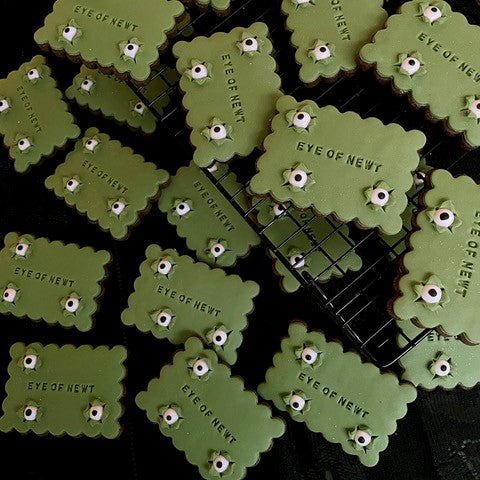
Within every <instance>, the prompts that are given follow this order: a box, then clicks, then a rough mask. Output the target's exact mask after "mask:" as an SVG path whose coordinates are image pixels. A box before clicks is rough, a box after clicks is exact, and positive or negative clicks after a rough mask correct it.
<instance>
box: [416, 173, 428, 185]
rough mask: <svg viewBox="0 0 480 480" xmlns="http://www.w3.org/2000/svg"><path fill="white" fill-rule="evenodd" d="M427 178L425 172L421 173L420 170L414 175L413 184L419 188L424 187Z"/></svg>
mask: <svg viewBox="0 0 480 480" xmlns="http://www.w3.org/2000/svg"><path fill="white" fill-rule="evenodd" d="M425 177H426V175H425V174H424V173H423V172H421V171H420V170H417V171H416V172H415V173H414V174H413V183H414V184H415V185H417V186H419V185H423V184H424V183H425Z"/></svg>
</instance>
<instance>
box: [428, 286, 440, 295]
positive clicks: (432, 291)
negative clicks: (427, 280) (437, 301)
mask: <svg viewBox="0 0 480 480" xmlns="http://www.w3.org/2000/svg"><path fill="white" fill-rule="evenodd" d="M428 294H429V295H430V296H431V297H436V296H437V295H438V292H437V291H436V290H435V289H433V288H431V289H430V290H429V291H428Z"/></svg>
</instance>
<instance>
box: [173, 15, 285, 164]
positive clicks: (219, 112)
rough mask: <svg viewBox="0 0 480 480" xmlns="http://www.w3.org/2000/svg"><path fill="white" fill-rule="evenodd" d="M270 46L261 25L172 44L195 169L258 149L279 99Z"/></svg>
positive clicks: (278, 88)
mask: <svg viewBox="0 0 480 480" xmlns="http://www.w3.org/2000/svg"><path fill="white" fill-rule="evenodd" d="M272 48H273V47H272V43H271V42H270V40H269V39H268V28H267V26H266V25H265V24H264V23H254V24H252V25H250V26H249V27H246V28H244V27H236V28H234V29H233V30H231V31H230V32H229V33H223V32H217V33H214V34H213V35H212V36H211V37H208V38H207V37H196V38H194V39H193V40H192V41H191V42H178V43H176V44H175V45H174V47H173V54H174V55H175V56H176V57H177V58H178V60H177V70H178V72H179V73H180V75H181V78H180V89H181V90H182V91H183V92H184V93H185V95H184V97H183V106H184V107H185V109H186V110H188V114H187V120H186V121H187V125H188V126H189V127H190V128H191V129H192V132H191V134H190V142H191V144H192V145H193V146H194V147H195V152H194V154H193V160H194V161H195V163H196V164H197V165H198V166H199V167H208V166H210V165H211V164H212V163H213V162H214V161H218V162H227V161H229V160H231V159H232V158H233V157H235V156H240V157H245V156H247V155H249V154H250V153H252V151H253V150H254V148H255V147H257V148H259V147H261V145H262V142H263V139H264V138H265V136H266V135H267V133H268V121H269V120H270V118H271V117H272V116H273V115H274V113H275V102H276V101H277V99H278V98H279V96H280V95H281V92H280V77H279V76H278V75H277V74H276V73H275V69H276V62H275V59H274V58H273V57H272V56H271V53H272ZM252 79H255V81H254V84H252Z"/></svg>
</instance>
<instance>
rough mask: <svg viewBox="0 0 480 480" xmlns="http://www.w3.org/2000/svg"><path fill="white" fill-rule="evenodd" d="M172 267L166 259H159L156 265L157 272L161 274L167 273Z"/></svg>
mask: <svg viewBox="0 0 480 480" xmlns="http://www.w3.org/2000/svg"><path fill="white" fill-rule="evenodd" d="M171 269H172V264H171V263H170V262H169V261H168V260H160V262H158V266H157V272H158V273H161V274H163V275H167V274H168V272H170V270H171Z"/></svg>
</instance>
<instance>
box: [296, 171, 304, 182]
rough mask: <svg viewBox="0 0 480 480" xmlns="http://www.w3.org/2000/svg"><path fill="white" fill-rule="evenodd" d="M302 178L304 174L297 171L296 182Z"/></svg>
mask: <svg viewBox="0 0 480 480" xmlns="http://www.w3.org/2000/svg"><path fill="white" fill-rule="evenodd" d="M301 180H302V176H301V175H300V174H299V173H297V174H296V175H295V181H296V182H300V181H301Z"/></svg>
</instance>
